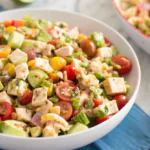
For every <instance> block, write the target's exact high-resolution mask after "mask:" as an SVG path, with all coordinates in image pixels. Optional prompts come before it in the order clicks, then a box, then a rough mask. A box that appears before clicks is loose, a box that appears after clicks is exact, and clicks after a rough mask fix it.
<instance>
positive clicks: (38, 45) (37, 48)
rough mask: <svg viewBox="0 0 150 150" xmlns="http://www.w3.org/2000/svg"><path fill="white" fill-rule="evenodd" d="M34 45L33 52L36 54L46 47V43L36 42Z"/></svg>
mask: <svg viewBox="0 0 150 150" xmlns="http://www.w3.org/2000/svg"><path fill="white" fill-rule="evenodd" d="M30 41H33V40H30ZM33 42H35V41H33ZM34 45H35V47H34V51H35V52H36V53H42V52H43V51H44V50H45V49H46V47H47V44H46V43H44V42H40V41H36V42H35V44H34Z"/></svg>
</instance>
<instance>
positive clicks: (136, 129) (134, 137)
mask: <svg viewBox="0 0 150 150" xmlns="http://www.w3.org/2000/svg"><path fill="white" fill-rule="evenodd" d="M3 10H4V8H3V7H1V6H0V11H3ZM77 150H150V117H149V116H148V115H147V114H145V113H144V112H143V110H141V108H140V107H139V106H138V105H137V104H134V106H133V108H132V110H131V111H130V113H129V114H128V115H127V117H126V118H125V119H124V120H123V121H122V122H121V124H120V125H119V126H117V127H116V128H115V129H114V130H113V131H112V132H110V133H109V134H107V135H106V136H104V137H103V138H101V139H99V140H97V141H95V142H94V143H92V144H90V145H87V146H85V147H82V148H79V149H77Z"/></svg>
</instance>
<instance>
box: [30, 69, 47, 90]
mask: <svg viewBox="0 0 150 150" xmlns="http://www.w3.org/2000/svg"><path fill="white" fill-rule="evenodd" d="M47 78H48V75H47V74H46V73H45V72H44V71H42V70H40V69H33V70H31V71H30V72H29V75H28V81H29V83H30V84H31V86H32V87H33V88H36V87H38V86H40V84H41V82H42V81H43V80H45V79H47Z"/></svg>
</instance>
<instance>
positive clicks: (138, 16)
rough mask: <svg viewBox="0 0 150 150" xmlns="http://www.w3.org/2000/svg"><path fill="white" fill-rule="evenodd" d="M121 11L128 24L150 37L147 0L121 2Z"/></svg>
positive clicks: (122, 0)
mask: <svg viewBox="0 0 150 150" xmlns="http://www.w3.org/2000/svg"><path fill="white" fill-rule="evenodd" d="M121 9H122V14H123V15H124V16H125V17H126V18H127V19H128V22H129V23H130V24H132V25H133V26H135V27H136V28H137V29H139V30H140V31H141V32H142V33H144V34H145V35H147V36H150V1H149V0H121Z"/></svg>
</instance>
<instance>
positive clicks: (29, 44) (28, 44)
mask: <svg viewBox="0 0 150 150" xmlns="http://www.w3.org/2000/svg"><path fill="white" fill-rule="evenodd" d="M36 42H37V41H35V40H27V39H25V40H24V41H23V43H22V46H21V50H22V51H26V50H29V49H33V48H35V47H36Z"/></svg>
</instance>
